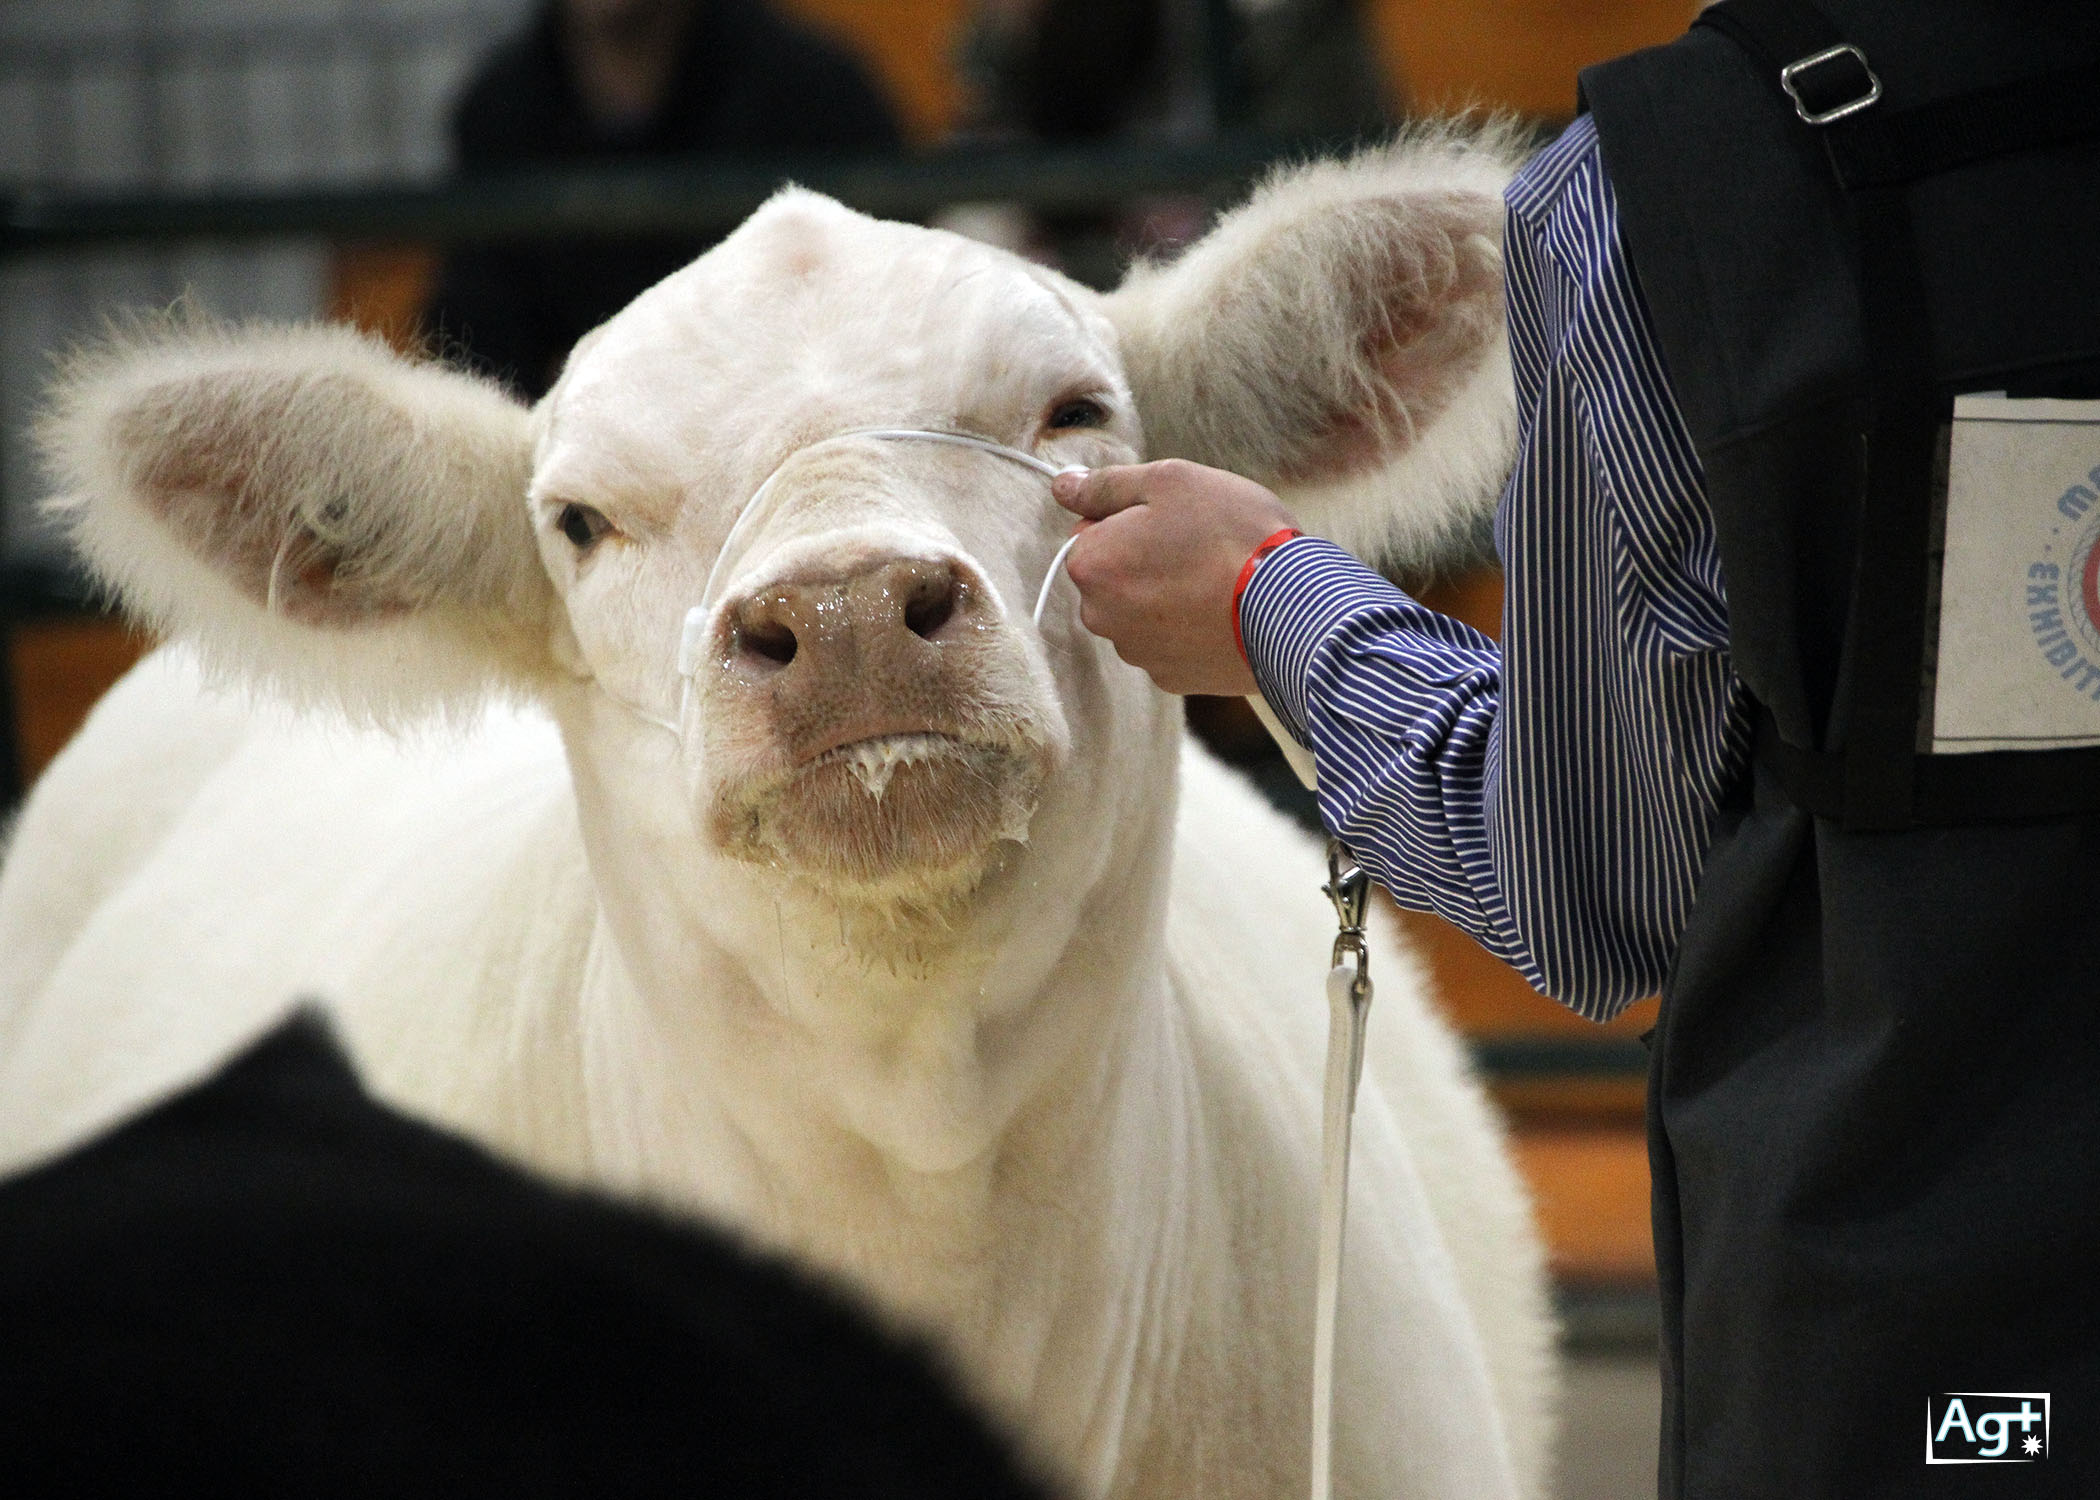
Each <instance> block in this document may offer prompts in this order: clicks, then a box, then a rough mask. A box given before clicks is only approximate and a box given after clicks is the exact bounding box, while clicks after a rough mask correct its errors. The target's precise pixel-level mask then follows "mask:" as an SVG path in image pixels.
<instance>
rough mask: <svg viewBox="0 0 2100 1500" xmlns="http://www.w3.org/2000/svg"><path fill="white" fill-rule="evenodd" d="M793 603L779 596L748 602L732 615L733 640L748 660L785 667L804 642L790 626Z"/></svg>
mask: <svg viewBox="0 0 2100 1500" xmlns="http://www.w3.org/2000/svg"><path fill="white" fill-rule="evenodd" d="M790 610H791V601H790V600H789V599H787V598H786V597H784V596H782V595H780V594H778V593H768V594H760V595H757V596H755V597H753V598H750V599H746V600H745V601H744V602H743V603H742V604H740V605H739V606H738V607H737V608H736V610H735V612H734V613H733V614H731V616H730V641H731V644H732V645H734V647H735V648H736V654H737V655H738V656H740V657H743V658H745V659H746V660H755V661H762V662H769V663H771V664H772V665H774V666H779V667H784V666H786V665H787V664H788V663H789V662H791V661H793V660H794V659H795V653H796V651H797V650H798V649H800V645H801V643H800V642H799V641H797V640H796V639H795V627H794V626H793V625H792V624H791V623H790Z"/></svg>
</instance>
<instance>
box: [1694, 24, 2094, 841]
mask: <svg viewBox="0 0 2100 1500" xmlns="http://www.w3.org/2000/svg"><path fill="white" fill-rule="evenodd" d="M1696 24H1698V25H1703V26H1709V27H1712V28H1713V29H1715V30H1718V31H1720V32H1722V33H1723V34H1725V35H1727V36H1729V37H1730V38H1732V39H1733V40H1735V41H1736V42H1737V43H1738V44H1740V45H1742V46H1743V47H1745V48H1746V49H1747V50H1748V51H1749V52H1750V53H1751V55H1752V56H1753V57H1755V58H1757V59H1759V60H1760V61H1761V62H1763V63H1764V64H1765V65H1766V67H1767V68H1769V69H1770V71H1771V79H1772V85H1773V87H1774V88H1775V89H1776V90H1777V91H1778V92H1779V93H1781V94H1782V95H1784V96H1785V97H1786V99H1787V101H1788V102H1789V103H1790V104H1791V105H1792V107H1793V110H1794V113H1795V114H1796V115H1797V116H1798V117H1799V118H1800V120H1801V121H1802V124H1803V128H1806V129H1813V130H1815V131H1817V133H1818V138H1819V140H1820V142H1821V144H1822V146H1823V148H1824V151H1825V154H1826V155H1827V156H1828V158H1829V161H1830V165H1831V170H1832V173H1833V174H1834V176H1835V178H1836V180H1837V182H1838V184H1839V186H1840V187H1842V188H1843V189H1844V191H1845V193H1846V196H1847V198H1848V200H1849V202H1850V204H1851V207H1852V213H1853V226H1854V231H1855V235H1856V240H1857V245H1858V275H1859V289H1860V299H1861V321H1862V332H1863V334H1864V336H1865V341H1866V350H1867V365H1868V369H1867V374H1868V385H1869V390H1870V392H1871V416H1870V419H1869V430H1868V432H1867V434H1866V439H1867V441H1866V452H1867V461H1866V477H1865V494H1864V504H1863V508H1862V513H1861V524H1860V534H1859V548H1858V553H1857V556H1856V559H1855V563H1854V567H1853V588H1852V598H1851V603H1850V610H1849V614H1848V617H1847V621H1846V627H1845V644H1844V654H1843V658H1842V661H1841V664H1840V667H1839V673H1838V686H1837V701H1836V704H1835V706H1834V710H1833V713H1832V715H1831V739H1832V744H1833V746H1835V747H1836V748H1834V749H1832V750H1828V751H1819V750H1809V749H1804V748H1802V747H1798V746H1791V745H1785V743H1784V742H1783V741H1781V740H1779V738H1778V736H1777V734H1776V732H1774V731H1772V730H1771V728H1770V726H1769V725H1768V726H1766V728H1765V730H1764V732H1762V733H1761V734H1760V736H1759V744H1760V746H1761V747H1764V748H1763V749H1761V752H1760V753H1761V754H1762V755H1763V757H1764V759H1765V761H1766V763H1767V764H1768V765H1769V766H1771V768H1772V769H1773V770H1774V771H1776V772H1777V773H1778V774H1779V775H1780V776H1781V778H1782V781H1783V783H1785V784H1787V785H1788V786H1789V789H1790V791H1791V792H1792V793H1793V794H1794V795H1795V797H1796V800H1798V801H1800V802H1801V803H1802V804H1803V805H1804V806H1808V807H1811V808H1812V809H1813V810H1816V811H1818V812H1822V813H1825V814H1826V815H1829V816H1835V817H1839V818H1841V819H1842V820H1843V822H1844V823H1845V824H1846V826H1847V827H1851V828H1859V829H1882V828H1903V827H1909V826H1912V825H1913V824H1915V823H1919V822H1925V823H1940V822H1966V821H1974V820H1980V819H1989V818H1992V817H1996V816H2003V815H2005V813H2004V808H2005V806H2006V805H2007V803H2006V799H2005V797H2004V796H2001V795H1998V794H1995V793H1991V792H1989V791H1987V790H1986V789H1987V787H1988V785H1989V783H1990V782H1991V781H1992V779H1993V778H1994V777H2000V778H2002V777H2004V776H2007V775H2012V776H2018V775H2020V774H2023V771H2022V770H2019V769H2013V768H2011V767H2009V766H2008V765H2007V764H2005V763H2004V762H2005V761H2006V758H2005V757H1998V756H1992V757H1968V756H1931V755H1926V754H1924V753H1922V751H1921V747H1920V744H1919V740H1920V726H1919V718H1920V693H1919V679H1920V671H1921V666H1922V663H1923V661H1924V657H1925V634H1926V629H1927V625H1928V619H1927V605H1926V600H1927V598H1928V593H1929V586H1928V585H1929V580H1928V576H1927V570H1928V568H1929V567H1930V566H1931V555H1930V548H1931V529H1932V520H1933V500H1934V489H1935V485H1934V468H1935V459H1936V456H1937V447H1938V444H1939V441H1940V433H1941V429H1942V424H1943V422H1944V421H1945V420H1946V418H1947V416H1948V413H1949V411H1950V405H1949V400H1948V397H1947V395H1946V394H1945V393H1944V392H1943V391H1942V390H1941V389H1940V387H1939V384H1938V381H1937V379H1936V377H1935V374H1934V361H1933V351H1932V346H1931V334H1930V329H1929V327H1928V326H1927V323H1926V319H1925V313H1924V309H1925V308H1926V306H1927V305H1928V304H1927V299H1926V292H1925V284H1924V278H1923V275H1922V272H1921V270H1920V266H1919V260H1918V254H1917V245H1916V237H1915V233H1914V230H1913V226H1912V221H1911V213H1910V204H1909V195H1908V191H1907V190H1908V187H1909V185H1910V184H1911V183H1912V182H1914V181H1916V180H1917V179H1919V178H1921V177H1926V176H1930V175H1932V174H1934V173H1937V172H1941V171H1945V170H1948V169H1949V168H1950V167H1953V166H1957V165H1961V164H1964V163H1967V162H1971V161H1977V160H1982V159H1985V158H1987V157H1990V156H1993V155H1999V154H2005V153H2009V152H2014V151H2022V150H2030V149H2034V148H2037V147H2039V146H2043V145H2048V144H2054V143H2057V142H2062V141H2069V140H2077V139H2083V138H2086V137H2090V136H2093V135H2095V134H2100V64H2094V63H2086V64H2082V65H2081V66H2078V67H2075V68H2071V69H2067V70H2065V71H2063V72H2061V73H2057V74H2051V75H2048V76H2046V77H2043V78H2035V79H2027V80H2022V81H2018V82H2016V83H2014V84H2010V85H2004V86H1999V87H1994V88H1990V89H1985V90H1982V91H1979V92H1975V93H1970V94H1964V95H1959V96H1956V97H1954V98H1951V99H1947V100H1942V101H1937V102H1934V103H1931V104H1925V105H1916V106H1912V107H1910V108H1907V109H1903V110H1891V109H1888V108H1886V107H1885V106H1883V105H1882V102H1881V99H1882V88H1881V79H1880V78H1879V77H1878V76H1877V75H1876V74H1875V72H1874V65H1873V60H1872V59H1871V58H1870V57H1868V56H1867V55H1866V53H1864V52H1863V51H1862V50H1861V49H1860V48H1859V47H1858V46H1856V45H1854V44H1853V43H1851V42H1849V41H1847V40H1846V38H1845V37H1844V36H1843V34H1842V33H1841V32H1840V31H1839V30H1838V28H1837V27H1836V26H1835V25H1834V24H1833V23H1832V22H1831V21H1830V19H1829V18H1828V17H1827V16H1825V15H1824V14H1823V12H1822V11H1820V10H1818V9H1817V8H1816V7H1815V6H1814V5H1812V4H1810V3H1808V0H1722V3H1720V4H1717V5H1713V6H1709V7H1708V8H1707V9H1706V10H1705V11H1704V12H1702V13H1701V15H1700V17H1699V19H1698V21H1697V23H1696ZM1775 746H1776V747H1780V748H1779V749H1777V750H1775V749H1773V748H1772V747H1775ZM2054 754H2055V755H2057V756H2061V757H2065V758H2067V761H2068V760H2076V761H2078V762H2080V763H2081V764H2080V766H2079V767H2078V773H2077V774H2076V775H2073V776H2071V777H2068V778H2065V777H2054V778H2049V779H2051V780H2052V781H2057V782H2062V783H2063V784H2064V785H2066V786H2072V787H2075V788H2077V791H2076V794H2075V796H2074V798H2073V804H2072V805H2073V806H2075V807H2077V808H2080V809H2083V808H2088V807H2100V751H2076V750H2074V751H2062V752H2054ZM2023 759H2030V760H2031V759H2033V757H2025V758H2023ZM1954 760H1967V761H1973V762H1974V764H1973V765H1972V766H1971V767H1969V768H1965V769H1963V770H1960V771H1958V772H1943V770H1942V769H1941V768H1940V767H1938V766H1937V765H1933V768H1932V769H1931V770H1930V771H1927V772H1926V773H1925V774H1924V776H1923V778H1922V780H1921V776H1920V772H1921V770H1923V769H1924V768H1925V767H1926V766H1927V765H1928V764H1931V763H1936V762H1942V761H1954ZM1986 760H1988V761H1990V762H1992V763H1993V764H1991V765H1988V766H1987V765H1985V764H1984V762H1985V761H1986ZM2037 797H2039V800H2040V801H2042V802H2044V803H2047V802H2048V801H2049V799H2048V798H2047V797H2046V796H2043V795H2041V793H2040V789H2039V786H2037V789H2036V792H2035V794H2034V795H2029V794H2026V793H2021V794H2018V795H2015V796H2013V798H2012V801H2013V802H2014V803H2017V804H2019V805H2021V806H2026V805H2028V804H2030V803H2032V802H2034V801H2035V800H2036V799H2037ZM2050 810H2059V811H2063V810H2071V809H2070V808H2069V807H2054V808H2051V807H2046V806H2045V807H2041V808H2039V809H2037V812H2029V813H2026V814H2024V815H2026V816H2034V815H2038V812H2042V811H2050ZM2016 815H2018V814H2016Z"/></svg>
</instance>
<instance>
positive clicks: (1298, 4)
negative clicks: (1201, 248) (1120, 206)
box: [943, 0, 1399, 285]
mask: <svg viewBox="0 0 2100 1500" xmlns="http://www.w3.org/2000/svg"><path fill="white" fill-rule="evenodd" d="M960 63H961V71H962V80H963V92H964V105H963V114H962V134H964V135H965V136H970V137H975V138H978V139H990V140H1002V139H1003V140H1016V139H1021V140H1038V141H1050V142H1056V141H1080V140H1102V139H1109V138H1121V139H1136V140H1145V139H1150V140H1165V141H1193V140H1204V139H1208V138H1210V137H1213V136H1216V135H1219V134H1221V133H1225V132H1230V131H1240V130H1245V131H1261V132H1268V133H1272V134H1276V135H1283V136H1293V137H1299V138H1304V139H1307V140H1324V141H1327V142H1330V143H1334V144H1341V143H1344V142H1347V141H1350V140H1353V139H1355V138H1357V137H1361V136H1367V135H1376V134H1378V133H1379V132H1381V131H1385V130H1388V129H1390V128H1391V127H1392V126H1393V124H1394V123H1395V122H1396V120H1397V119H1398V100H1397V97H1396V96H1397V94H1398V92H1399V91H1398V89H1397V88H1396V87H1395V86H1394V84H1393V82H1392V80H1390V79H1389V78H1388V77H1387V76H1386V74H1385V71H1384V69H1383V68H1382V67H1381V65H1380V61H1379V58H1378V55H1377V52H1376V49H1375V48H1374V47H1373V46H1372V44H1371V37H1370V33H1369V30H1368V27H1367V25H1366V22H1365V20H1364V17H1363V15H1362V12H1361V9H1360V7H1359V5H1358V4H1357V0H977V5H976V8H975V11H974V13H973V14H972V16H971V19H970V21H969V23H968V25H967V26H966V28H965V30H964V34H963V42H962V49H961V59H960ZM1208 217H1209V205H1207V204H1205V203H1204V202H1203V201H1202V200H1201V199H1200V198H1183V197H1176V198H1146V199H1143V200H1140V201H1137V202H1134V203H1131V204H1129V205H1126V207H1125V209H1124V210H1123V211H1122V212H1121V213H1119V214H1113V215H1100V214H1086V215H1056V216H1047V217H1044V218H1041V219H1038V218H1037V217H1035V216H1034V215H1031V214H1029V213H1027V212H1025V211H1023V210H1021V209H1019V208H1018V207H1016V206H1014V205H1010V204H970V205H965V206H963V207H961V208H959V209H957V210H952V211H951V212H950V213H949V214H947V215H945V216H944V218H943V222H944V223H945V224H946V225H947V227H949V228H952V229H956V230H958V231H960V232H961V233H964V234H968V235H971V236H972V237H974V238H977V239H983V240H989V241H991V242H992V243H995V244H1001V245H1005V246H1006V247H1007V248H1009V249H1014V250H1019V251H1021V252H1022V253H1023V254H1027V255H1031V256H1034V257H1036V258H1037V259H1040V260H1044V261H1046V262H1048V263H1050V264H1052V265H1056V266H1058V267H1060V268H1061V269H1063V270H1064V271H1065V272H1067V273H1068V274H1070V275H1072V276H1074V277H1076V278H1078V279H1079V280H1081V281H1085V282H1090V283H1092V284H1095V285H1107V284H1109V283H1110V282H1113V281H1114V280H1116V279H1117V278H1118V277H1119V276H1120V275H1121V274H1122V269H1123V267H1124V265H1125V264H1126V263H1127V262H1128V261H1130V260H1131V259H1132V258H1133V257H1135V256H1139V255H1159V254H1164V253H1168V252H1171V251H1173V250H1175V249H1178V248H1179V247H1180V246H1181V245H1182V244H1184V243H1186V242H1187V241H1188V240H1190V239H1192V238H1194V237H1195V235H1196V234H1198V233H1199V232H1200V231H1201V230H1202V228H1203V225H1204V224H1205V222H1206V221H1207V219H1208Z"/></svg>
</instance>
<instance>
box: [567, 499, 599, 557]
mask: <svg viewBox="0 0 2100 1500" xmlns="http://www.w3.org/2000/svg"><path fill="white" fill-rule="evenodd" d="M554 526H555V529H556V530H557V531H559V532H560V533H561V534H562V535H563V536H565V537H567V538H568V539H569V540H570V541H571V542H573V543H575V544H576V547H577V549H578V550H579V551H580V550H582V549H583V548H585V547H588V546H590V545H591V543H593V542H595V541H597V540H598V539H599V538H600V537H602V536H604V535H605V534H606V533H607V532H609V531H611V530H612V529H613V523H612V522H610V521H608V520H606V519H605V517H604V515H603V514H602V513H601V512H599V511H595V510H592V509H591V508H590V507H589V506H588V505H578V504H577V503H576V502H575V501H573V500H572V501H570V502H569V503H568V504H567V505H564V506H563V507H562V508H561V514H560V515H558V516H556V517H555V518H554Z"/></svg>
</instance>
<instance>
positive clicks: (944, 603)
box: [904, 576, 955, 640]
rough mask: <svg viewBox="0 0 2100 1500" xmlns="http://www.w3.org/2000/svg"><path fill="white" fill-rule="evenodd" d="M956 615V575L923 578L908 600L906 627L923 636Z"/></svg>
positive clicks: (905, 618) (924, 637)
mask: <svg viewBox="0 0 2100 1500" xmlns="http://www.w3.org/2000/svg"><path fill="white" fill-rule="evenodd" d="M953 618H955V580H954V578H953V577H952V576H942V577H937V578H922V579H920V580H919V582H918V585H917V587H915V588H914V589H913V590H912V592H911V597H910V598H908V599H906V600H905V601H904V627H905V629H907V630H909V631H910V632H911V633H912V634H913V635H916V636H919V637H920V638H922V639H927V640H930V639H932V637H933V635H934V633H935V632H936V631H938V630H939V629H940V628H941V627H942V626H943V625H945V624H947V623H948V622H949V621H950V620H952V619H953Z"/></svg>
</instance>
